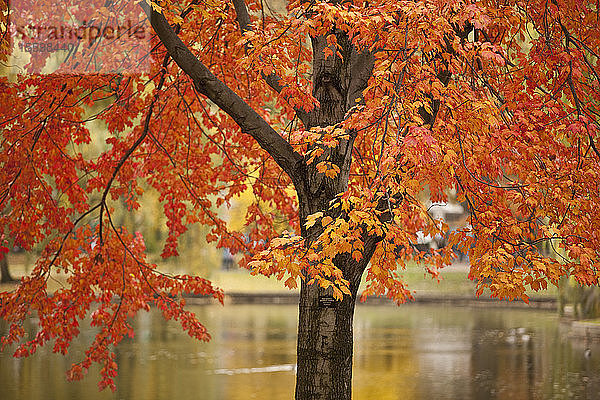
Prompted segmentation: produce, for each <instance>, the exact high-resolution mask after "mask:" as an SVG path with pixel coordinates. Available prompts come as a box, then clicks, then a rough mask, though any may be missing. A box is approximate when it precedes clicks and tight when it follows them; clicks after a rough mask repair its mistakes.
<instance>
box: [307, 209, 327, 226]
mask: <svg viewBox="0 0 600 400" xmlns="http://www.w3.org/2000/svg"><path fill="white" fill-rule="evenodd" d="M322 216H323V213H322V212H320V211H319V212H318V213H314V214H311V215H309V216H308V217H306V224H304V226H306V227H307V228H310V227H311V226H313V225H314V224H315V223H316V222H317V219H319V218H321V217H322Z"/></svg>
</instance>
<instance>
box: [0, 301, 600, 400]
mask: <svg viewBox="0 0 600 400" xmlns="http://www.w3.org/2000/svg"><path fill="white" fill-rule="evenodd" d="M192 310H193V311H194V312H196V313H197V315H198V317H199V318H200V320H201V321H203V322H204V323H205V325H206V326H207V328H208V329H209V331H210V332H211V333H212V335H213V339H212V341H211V342H210V343H200V342H196V341H194V340H192V339H190V338H189V337H187V336H186V335H185V334H184V333H182V332H181V331H180V329H179V328H178V327H177V325H176V324H174V323H167V322H165V321H164V320H163V319H162V318H161V316H160V314H159V313H157V312H155V311H154V310H153V311H151V312H149V313H142V314H140V315H139V316H138V317H137V318H136V319H135V322H134V326H135V328H136V336H135V338H134V339H130V340H129V339H128V340H127V341H126V342H124V343H122V345H120V346H119V347H118V348H117V349H116V354H117V358H118V360H117V361H118V363H119V376H118V378H117V379H116V383H117V388H118V389H117V391H116V392H115V393H111V392H110V390H106V391H104V392H98V389H97V386H96V384H97V382H98V379H97V377H98V374H97V371H93V372H92V373H90V375H89V376H88V377H87V378H86V379H85V380H84V381H82V382H75V383H68V382H66V381H65V371H66V370H67V369H68V368H69V366H70V364H71V363H72V362H74V361H77V360H78V359H79V358H78V357H80V356H81V354H82V351H83V350H84V349H85V347H84V346H85V344H87V343H90V341H91V340H92V331H91V330H88V331H84V332H83V334H82V336H81V337H80V338H79V339H78V340H77V342H76V343H74V344H73V346H72V350H71V352H70V355H69V356H68V357H67V358H64V357H61V356H58V355H54V354H52V353H51V352H50V351H49V350H48V349H42V350H41V351H39V352H38V353H37V354H36V355H35V356H33V357H31V358H29V359H24V360H17V359H13V358H12V357H11V356H10V354H11V353H10V352H7V351H5V352H3V353H0V399H2V400H13V399H26V400H37V399H57V400H63V399H74V400H75V399H77V400H79V399H86V400H95V399H145V400H152V399H157V400H158V399H181V400H187V399H202V400H221V399H223V400H225V399H227V400H247V399H291V398H293V392H294V363H295V350H296V343H295V337H296V324H297V322H296V319H297V308H296V307H295V306H284V305H279V306H273V305H268V306H263V305H231V306H226V307H221V306H217V305H210V306H192ZM3 329H5V326H0V332H2V330H3ZM586 349H589V350H591V354H590V353H589V352H588V353H587V354H586V351H585V350H586ZM353 387H354V389H353V398H354V399H355V400H366V399H379V400H386V399H394V400H396V399H403V400H410V399H436V400H439V399H461V400H466V399H486V400H487V399H508V398H510V399H516V400H518V399H598V398H600V397H599V396H600V345H598V344H591V343H585V341H574V340H571V339H569V338H567V337H566V334H565V329H564V327H561V325H560V322H559V319H558V317H557V315H556V313H555V312H552V311H536V310H523V309H506V308H483V307H454V306H445V305H417V304H410V305H404V306H401V307H399V308H396V307H391V306H377V307H375V306H359V307H358V308H357V312H356V317H355V359H354V381H353Z"/></svg>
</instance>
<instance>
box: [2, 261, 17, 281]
mask: <svg viewBox="0 0 600 400" xmlns="http://www.w3.org/2000/svg"><path fill="white" fill-rule="evenodd" d="M9 282H15V279H14V278H13V277H12V276H10V272H9V271H8V257H6V254H5V255H4V257H2V260H0V283H9Z"/></svg>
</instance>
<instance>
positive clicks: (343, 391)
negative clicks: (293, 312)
mask: <svg viewBox="0 0 600 400" xmlns="http://www.w3.org/2000/svg"><path fill="white" fill-rule="evenodd" d="M359 281H360V279H359ZM328 294H329V292H328V291H327V290H324V289H322V288H320V287H319V286H318V284H313V285H307V284H306V282H302V287H301V290H300V306H299V308H300V316H299V323H298V348H297V357H298V359H297V363H298V372H297V376H296V399H297V400H301V399H302V400H304V399H312V400H334V399H335V400H341V399H348V400H349V399H351V398H352V354H353V343H354V342H353V328H352V326H353V318H354V306H355V303H356V288H354V290H353V293H352V296H344V299H343V300H342V301H341V302H335V303H333V305H329V304H327V300H329V299H328V298H327V297H324V296H327V295H328ZM319 298H321V301H320V300H319ZM328 306H329V307H328Z"/></svg>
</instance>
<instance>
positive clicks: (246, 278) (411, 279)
mask: <svg viewBox="0 0 600 400" xmlns="http://www.w3.org/2000/svg"><path fill="white" fill-rule="evenodd" d="M9 257H10V258H9V268H10V271H11V274H12V276H13V277H17V278H18V277H20V276H22V275H23V274H25V273H26V272H27V271H26V265H29V264H30V263H31V261H32V260H31V257H27V256H26V255H23V254H10V256H9ZM29 269H30V268H29ZM169 269H170V268H169V266H167V270H169ZM178 272H182V271H178ZM207 275H208V276H207V277H208V278H209V279H210V280H211V281H212V282H213V283H214V284H215V285H216V286H218V287H220V288H221V289H223V290H225V292H226V293H228V292H229V293H291V292H292V293H293V292H294V290H289V289H287V288H286V287H285V286H284V285H283V281H278V280H277V279H276V278H275V277H265V276H261V275H259V276H252V275H251V274H250V272H249V271H247V270H244V269H233V270H231V271H222V270H219V269H214V268H213V269H212V272H209V273H208V274H207ZM400 275H401V277H402V279H403V280H404V282H405V283H406V286H407V288H408V289H409V290H411V291H414V294H415V296H416V297H419V296H420V295H425V296H440V297H453V296H460V297H468V296H474V293H475V284H474V283H473V282H472V281H471V280H470V279H469V278H468V277H467V275H468V266H467V265H464V264H463V265H453V266H451V267H449V268H447V269H442V270H441V271H440V281H439V282H438V281H437V280H435V279H432V278H431V277H430V276H429V275H428V274H427V273H426V272H425V270H424V269H423V268H422V267H420V266H419V265H417V264H408V265H407V268H406V270H404V271H401V272H400ZM60 281H61V279H60V278H59V279H54V280H53V279H50V280H49V281H48V288H49V290H50V291H53V290H56V289H57V288H59V287H60V285H61V283H60ZM364 287H365V279H364V277H363V281H362V283H361V289H360V290H359V292H360V291H362V289H364ZM13 288H14V284H2V285H0V291H5V290H12V289H13ZM295 290H296V291H297V289H295ZM528 294H529V295H530V296H532V297H545V298H556V297H557V295H558V289H557V288H555V287H554V286H551V287H549V288H548V289H547V290H544V291H539V292H530V293H528ZM484 296H485V294H484Z"/></svg>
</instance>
